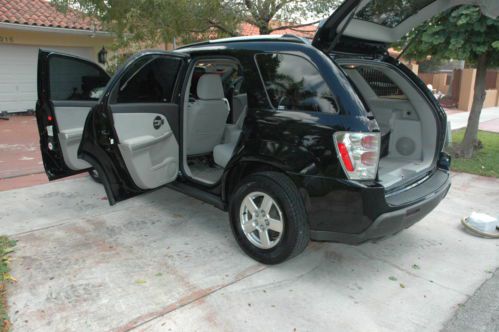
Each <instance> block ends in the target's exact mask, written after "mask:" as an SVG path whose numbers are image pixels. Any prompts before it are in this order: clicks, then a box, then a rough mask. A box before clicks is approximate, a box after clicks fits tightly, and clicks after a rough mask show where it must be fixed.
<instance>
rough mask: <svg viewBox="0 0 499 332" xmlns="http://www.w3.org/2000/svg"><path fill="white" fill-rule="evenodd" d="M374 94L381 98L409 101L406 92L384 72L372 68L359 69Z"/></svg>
mask: <svg viewBox="0 0 499 332" xmlns="http://www.w3.org/2000/svg"><path fill="white" fill-rule="evenodd" d="M357 71H358V72H359V74H360V75H361V76H362V77H363V78H364V79H365V80H366V82H367V84H369V86H370V87H371V89H372V90H373V91H374V93H375V94H376V95H377V96H378V97H380V98H393V99H407V97H406V96H405V95H404V92H402V90H401V89H400V88H399V87H398V86H397V85H396V84H395V83H394V82H393V81H392V80H391V79H390V78H389V77H388V76H386V75H385V74H384V73H383V72H381V71H379V70H377V69H374V68H370V67H363V66H359V67H357Z"/></svg>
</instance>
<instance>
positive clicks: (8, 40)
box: [0, 35, 14, 44]
mask: <svg viewBox="0 0 499 332" xmlns="http://www.w3.org/2000/svg"><path fill="white" fill-rule="evenodd" d="M13 42H14V37H12V36H2V35H0V43H2V44H9V43H13Z"/></svg>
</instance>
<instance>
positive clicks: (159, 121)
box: [152, 115, 165, 129]
mask: <svg viewBox="0 0 499 332" xmlns="http://www.w3.org/2000/svg"><path fill="white" fill-rule="evenodd" d="M164 124H165V120H164V119H163V118H162V117H160V116H159V115H158V116H157V117H155V118H154V120H153V121H152V126H153V127H154V129H159V128H161V126H162V125H164Z"/></svg>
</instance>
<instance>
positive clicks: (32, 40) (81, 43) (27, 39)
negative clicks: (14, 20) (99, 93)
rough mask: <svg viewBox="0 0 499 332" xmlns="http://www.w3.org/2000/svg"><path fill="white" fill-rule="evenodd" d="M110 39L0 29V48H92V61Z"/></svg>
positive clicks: (110, 41) (109, 42) (109, 43)
mask: <svg viewBox="0 0 499 332" xmlns="http://www.w3.org/2000/svg"><path fill="white" fill-rule="evenodd" d="M112 41H113V39H112V37H102V36H94V37H91V36H87V35H75V34H66V33H54V32H34V31H24V30H14V29H5V28H0V46H1V45H3V44H7V45H8V44H11V45H36V46H38V45H40V46H45V47H48V48H49V47H50V46H61V47H92V48H93V50H94V52H93V55H94V59H93V60H94V61H97V53H98V52H99V50H100V49H101V48H102V46H105V47H106V48H107V47H109V46H110V45H111V44H112Z"/></svg>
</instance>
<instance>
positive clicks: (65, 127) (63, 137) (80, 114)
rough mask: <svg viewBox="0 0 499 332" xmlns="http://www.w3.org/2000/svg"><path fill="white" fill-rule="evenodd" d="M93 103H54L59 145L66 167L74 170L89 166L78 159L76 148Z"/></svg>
mask: <svg viewBox="0 0 499 332" xmlns="http://www.w3.org/2000/svg"><path fill="white" fill-rule="evenodd" d="M95 104H96V103H95V102H85V101H81V102H67V101H55V102H54V103H53V105H54V113H55V118H56V119H57V125H58V128H59V134H58V135H57V137H58V139H59V144H60V147H61V150H62V155H63V158H64V162H65V163H66V165H67V166H68V167H69V168H70V169H72V170H74V171H78V170H82V169H88V168H90V167H91V166H90V164H89V163H87V162H86V161H84V160H82V159H78V155H77V154H78V147H79V145H80V141H81V137H82V135H83V126H84V124H85V119H86V118H87V115H88V113H89V112H90V109H91V108H92V107H93V106H95Z"/></svg>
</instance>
